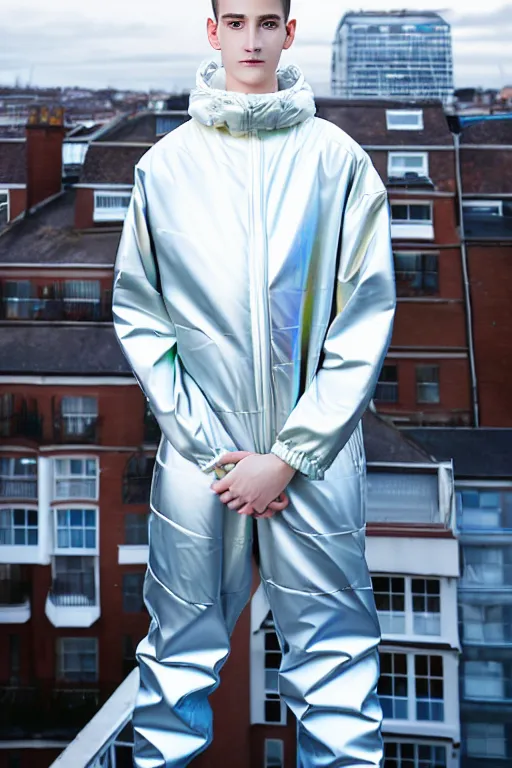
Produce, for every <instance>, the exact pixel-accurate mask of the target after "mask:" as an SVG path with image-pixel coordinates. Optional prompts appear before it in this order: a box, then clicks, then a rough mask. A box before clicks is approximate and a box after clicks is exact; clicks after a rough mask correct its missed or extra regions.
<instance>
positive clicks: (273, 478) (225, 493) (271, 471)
mask: <svg viewBox="0 0 512 768" xmlns="http://www.w3.org/2000/svg"><path fill="white" fill-rule="evenodd" d="M218 464H219V465H220V466H222V465H223V464H236V467H234V469H232V470H231V471H230V472H228V474H227V475H225V476H224V477H223V478H222V480H217V481H216V482H214V483H213V484H212V486H211V488H212V490H213V491H214V493H216V494H217V495H218V496H219V498H220V500H221V501H222V502H223V503H224V504H226V505H227V506H228V507H229V509H233V510H236V511H237V512H238V513H239V514H240V515H250V516H252V517H258V518H261V517H272V516H273V515H275V514H276V512H281V511H282V510H283V509H286V507H287V506H288V503H289V499H288V496H287V495H286V493H284V489H285V488H286V486H287V485H288V483H289V482H290V481H291V479H292V478H293V476H294V475H295V470H294V469H293V468H292V467H290V465H289V464H287V463H286V462H285V461H282V460H281V459H280V458H279V457H278V456H275V455H274V454H273V453H265V454H262V453H251V452H250V451H232V452H231V453H227V454H225V455H224V456H223V457H222V458H221V459H220V460H219V462H218Z"/></svg>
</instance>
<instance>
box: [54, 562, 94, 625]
mask: <svg viewBox="0 0 512 768" xmlns="http://www.w3.org/2000/svg"><path fill="white" fill-rule="evenodd" d="M45 613H46V615H47V617H48V619H49V620H50V621H51V623H52V624H53V626H54V627H90V626H92V624H94V622H95V621H97V620H98V619H99V617H100V614H101V609H100V604H99V600H98V596H97V593H96V586H95V575H94V570H92V569H91V570H88V571H83V572H78V571H77V572H74V573H67V574H61V575H59V576H57V577H56V578H55V579H54V580H53V584H52V586H51V588H50V591H49V593H48V597H47V598H46V606H45Z"/></svg>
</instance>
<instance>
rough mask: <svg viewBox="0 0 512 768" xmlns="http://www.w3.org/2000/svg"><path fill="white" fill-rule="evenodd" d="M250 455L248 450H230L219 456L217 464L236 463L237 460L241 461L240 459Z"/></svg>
mask: <svg viewBox="0 0 512 768" xmlns="http://www.w3.org/2000/svg"><path fill="white" fill-rule="evenodd" d="M250 455H251V452H250V451H231V452H230V453H225V454H224V456H221V457H220V459H219V460H218V461H217V464H219V465H221V466H222V465H223V464H238V462H239V461H242V459H245V458H246V457H247V456H250Z"/></svg>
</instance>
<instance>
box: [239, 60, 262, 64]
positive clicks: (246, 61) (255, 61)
mask: <svg viewBox="0 0 512 768" xmlns="http://www.w3.org/2000/svg"><path fill="white" fill-rule="evenodd" d="M264 63H265V62H264V61H262V59H243V60H242V61H241V62H240V64H264Z"/></svg>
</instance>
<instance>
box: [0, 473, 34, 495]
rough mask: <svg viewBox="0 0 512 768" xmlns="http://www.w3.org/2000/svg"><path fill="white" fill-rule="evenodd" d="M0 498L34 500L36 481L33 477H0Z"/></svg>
mask: <svg viewBox="0 0 512 768" xmlns="http://www.w3.org/2000/svg"><path fill="white" fill-rule="evenodd" d="M0 498H3V499H36V498H37V479H36V478H35V477H27V478H15V477H0Z"/></svg>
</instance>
